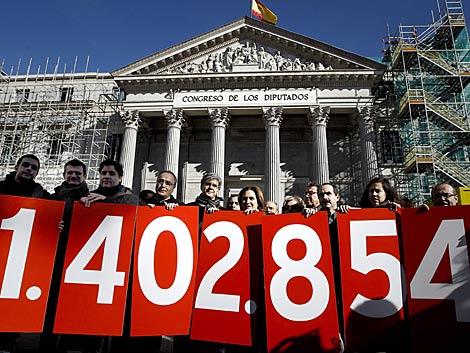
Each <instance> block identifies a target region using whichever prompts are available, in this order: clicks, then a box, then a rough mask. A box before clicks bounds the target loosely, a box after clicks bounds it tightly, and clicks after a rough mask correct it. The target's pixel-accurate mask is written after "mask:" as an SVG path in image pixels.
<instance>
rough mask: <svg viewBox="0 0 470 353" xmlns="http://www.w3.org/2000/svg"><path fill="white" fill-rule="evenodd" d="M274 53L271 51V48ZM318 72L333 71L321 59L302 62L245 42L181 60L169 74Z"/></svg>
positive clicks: (299, 59) (296, 58)
mask: <svg viewBox="0 0 470 353" xmlns="http://www.w3.org/2000/svg"><path fill="white" fill-rule="evenodd" d="M273 52H274V50H273ZM247 68H250V70H249V71H319V70H333V68H332V67H331V65H328V66H326V65H325V64H324V63H322V62H321V61H316V62H315V61H305V60H303V59H301V58H299V57H294V58H292V57H287V56H284V55H282V54H281V52H280V51H275V52H274V54H273V53H270V52H269V51H268V50H265V48H263V47H259V48H258V47H257V46H256V44H255V43H250V42H246V43H245V44H239V45H238V46H235V47H234V46H231V47H227V48H226V49H225V50H224V51H221V52H219V53H212V54H209V55H208V56H206V57H204V58H203V59H202V60H201V59H199V60H198V61H193V62H190V63H184V64H182V65H179V66H177V67H174V68H172V69H169V70H168V71H167V72H168V73H175V74H183V73H191V74H194V73H207V72H233V71H244V69H247Z"/></svg>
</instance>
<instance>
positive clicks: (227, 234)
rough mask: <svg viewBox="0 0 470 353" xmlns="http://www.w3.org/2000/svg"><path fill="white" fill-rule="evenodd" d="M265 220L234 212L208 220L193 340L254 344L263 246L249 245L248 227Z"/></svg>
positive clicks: (198, 270) (196, 301)
mask: <svg viewBox="0 0 470 353" xmlns="http://www.w3.org/2000/svg"><path fill="white" fill-rule="evenodd" d="M263 217H264V215H263V214H261V213H259V214H252V215H243V214H242V213H241V212H233V211H219V212H216V213H214V214H206V215H205V216H204V221H203V225H202V235H201V247H200V254H199V264H198V269H197V277H196V278H197V280H196V282H197V292H196V298H195V304H194V310H193V320H192V326H191V338H193V339H198V340H206V341H214V342H222V343H229V344H238V345H247V346H249V345H251V344H252V343H253V337H252V330H253V327H252V320H253V315H256V314H257V305H259V299H258V298H259V292H258V291H257V288H258V287H259V275H260V273H259V271H256V268H257V266H256V264H257V263H259V261H260V259H261V247H259V248H258V249H254V248H253V247H254V246H255V244H256V242H253V241H249V239H248V237H249V236H248V228H250V227H252V226H254V225H255V224H261V220H262V218H263ZM253 236H256V235H253ZM250 247H251V248H250ZM252 263H253V264H255V266H251V264H252ZM258 267H259V266H258ZM258 269H259V268H258ZM253 271H255V273H253ZM253 279H255V281H258V284H257V285H255V283H254V282H255V281H253ZM255 287H256V288H255Z"/></svg>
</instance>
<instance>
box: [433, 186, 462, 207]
mask: <svg viewBox="0 0 470 353" xmlns="http://www.w3.org/2000/svg"><path fill="white" fill-rule="evenodd" d="M458 200H459V199H458V196H457V194H456V193H455V190H454V188H453V187H452V186H450V185H449V184H443V185H440V186H439V187H438V188H437V189H436V190H435V191H434V192H433V194H432V204H433V205H434V206H457V202H458Z"/></svg>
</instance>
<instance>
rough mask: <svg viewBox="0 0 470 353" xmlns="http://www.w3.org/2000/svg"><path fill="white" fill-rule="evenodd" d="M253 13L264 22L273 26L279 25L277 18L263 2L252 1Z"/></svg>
mask: <svg viewBox="0 0 470 353" xmlns="http://www.w3.org/2000/svg"><path fill="white" fill-rule="evenodd" d="M251 13H252V14H253V15H254V16H255V17H258V18H259V19H260V20H261V21H263V22H267V23H270V24H272V25H275V24H276V23H277V16H276V15H275V14H274V13H273V12H271V10H269V9H268V8H267V7H266V6H264V5H263V4H262V3H261V1H258V0H251Z"/></svg>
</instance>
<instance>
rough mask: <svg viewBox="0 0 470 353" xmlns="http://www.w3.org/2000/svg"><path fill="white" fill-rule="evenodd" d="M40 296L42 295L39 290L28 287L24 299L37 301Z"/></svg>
mask: <svg viewBox="0 0 470 353" xmlns="http://www.w3.org/2000/svg"><path fill="white" fill-rule="evenodd" d="M41 294H42V291H41V288H39V287H36V286H32V287H29V288H28V290H27V291H26V298H28V299H29V300H36V299H39V297H40V296H41Z"/></svg>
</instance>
